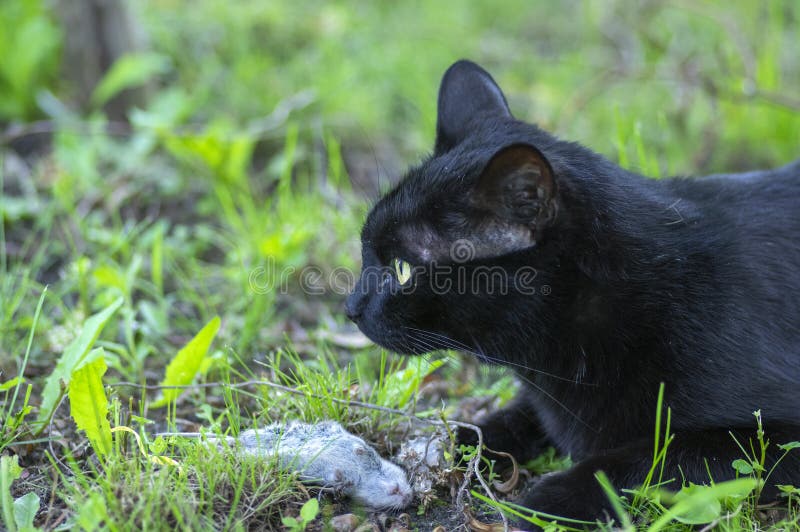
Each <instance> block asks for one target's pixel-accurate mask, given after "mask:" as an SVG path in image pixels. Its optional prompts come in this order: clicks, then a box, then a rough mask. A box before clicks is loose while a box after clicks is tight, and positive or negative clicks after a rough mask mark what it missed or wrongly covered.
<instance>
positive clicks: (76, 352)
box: [36, 298, 122, 432]
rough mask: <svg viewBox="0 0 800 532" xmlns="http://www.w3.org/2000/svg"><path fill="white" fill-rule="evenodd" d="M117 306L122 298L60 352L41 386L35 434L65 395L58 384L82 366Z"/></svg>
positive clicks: (98, 314)
mask: <svg viewBox="0 0 800 532" xmlns="http://www.w3.org/2000/svg"><path fill="white" fill-rule="evenodd" d="M121 305H122V298H120V299H117V300H116V301H115V302H114V303H112V304H111V305H109V306H108V307H106V308H104V309H103V310H101V311H100V312H98V313H97V314H95V315H93V316H92V317H90V318H89V319H87V320H86V321H85V322H84V324H83V328H81V332H80V334H79V335H78V336H77V338H75V339H74V340H73V341H72V342H70V344H69V345H68V346H67V348H66V349H64V353H63V354H62V355H61V358H59V359H58V362H57V363H56V367H55V369H54V370H53V372H52V373H51V374H50V376H49V377H47V381H46V382H45V385H44V391H43V392H42V405H41V406H40V407H39V417H38V418H37V419H36V423H38V424H39V425H40V426H39V430H38V432H41V431H42V430H43V429H44V427H45V425H46V424H47V423H48V422H49V421H50V416H52V415H53V409H55V407H56V405H57V404H58V402H59V400H61V396H62V395H63V393H64V391H65V390H64V389H62V382H63V385H64V386H69V380H70V375H72V372H73V371H75V370H76V369H78V368H80V367H81V366H82V365H83V364H84V363H85V362H86V359H87V356H88V355H89V351H90V349H91V348H92V346H93V345H94V343H95V342H96V341H97V338H98V337H99V336H100V333H101V332H102V331H103V327H105V326H106V323H108V320H109V319H111V316H112V315H113V314H114V313H115V312H116V311H117V309H118V308H119V307H120V306H121Z"/></svg>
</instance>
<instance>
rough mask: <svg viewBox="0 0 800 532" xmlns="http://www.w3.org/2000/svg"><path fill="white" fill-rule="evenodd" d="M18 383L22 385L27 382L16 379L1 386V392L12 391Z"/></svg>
mask: <svg viewBox="0 0 800 532" xmlns="http://www.w3.org/2000/svg"><path fill="white" fill-rule="evenodd" d="M18 382H19V383H22V382H25V381H24V380H23V379H22V378H20V377H14V378H13V379H11V380H7V381H6V382H4V383H3V384H0V392H5V391H6V390H10V389H11V388H13V387H14V386H16V385H17V383H18Z"/></svg>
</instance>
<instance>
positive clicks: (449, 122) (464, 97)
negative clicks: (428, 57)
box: [434, 60, 511, 154]
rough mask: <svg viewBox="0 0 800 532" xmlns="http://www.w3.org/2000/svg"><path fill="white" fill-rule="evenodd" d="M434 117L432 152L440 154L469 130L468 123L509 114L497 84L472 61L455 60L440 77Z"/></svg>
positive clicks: (457, 141) (508, 115) (462, 138)
mask: <svg viewBox="0 0 800 532" xmlns="http://www.w3.org/2000/svg"><path fill="white" fill-rule="evenodd" d="M438 107H439V109H438V115H437V119H436V147H435V150H434V151H435V153H437V154H441V153H444V152H446V151H448V150H450V149H451V148H452V147H453V146H455V145H457V144H458V143H460V142H461V141H462V140H464V138H465V137H466V136H467V135H468V134H469V130H470V123H471V122H472V121H473V120H476V119H480V118H483V119H486V118H488V117H508V118H510V117H511V111H510V110H509V108H508V104H507V103H506V98H505V96H503V92H502V91H501V90H500V87H498V86H497V83H495V81H494V79H492V76H490V75H489V73H488V72H486V71H485V70H484V69H482V68H481V67H479V66H478V65H476V64H475V63H473V62H471V61H466V60H461V61H458V62H456V63H454V64H453V65H452V66H451V67H450V68H448V69H447V72H445V73H444V76H443V77H442V83H441V85H440V86H439V104H438Z"/></svg>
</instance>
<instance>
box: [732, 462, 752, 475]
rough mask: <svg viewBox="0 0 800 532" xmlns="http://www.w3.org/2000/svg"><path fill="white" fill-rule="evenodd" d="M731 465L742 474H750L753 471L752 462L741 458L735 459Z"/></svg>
mask: <svg viewBox="0 0 800 532" xmlns="http://www.w3.org/2000/svg"><path fill="white" fill-rule="evenodd" d="M731 466H733V468H734V469H735V470H736V471H738V472H739V473H740V474H742V475H750V474H751V473H752V472H753V466H752V465H751V464H750V462H748V461H747V460H742V459H741V458H739V459H737V460H734V461H733V463H732V464H731Z"/></svg>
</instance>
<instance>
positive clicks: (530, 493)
mask: <svg viewBox="0 0 800 532" xmlns="http://www.w3.org/2000/svg"><path fill="white" fill-rule="evenodd" d="M765 430H766V437H767V438H768V439H769V440H770V442H771V443H770V446H769V449H768V451H767V460H766V464H765V466H766V469H767V471H769V470H770V468H771V467H772V465H773V464H774V463H775V461H776V460H777V458H778V457H779V456H780V455H781V454H782V453H783V451H781V450H780V449H778V444H783V443H788V442H790V441H800V427H794V426H783V427H777V426H773V427H770V426H766V427H765ZM734 434H735V435H736V437H737V439H738V441H739V442H740V443H741V444H742V445H743V447H744V448H745V449H748V450H749V449H750V444H749V440H751V439H752V441H753V445H754V448H755V449H758V443H757V441H756V439H755V438H756V435H755V430H737V431H734ZM737 458H745V456H744V455H743V453H742V451H741V449H739V447H738V446H737V445H736V443H735V442H734V440H733V438H732V437H731V435H730V434H729V432H728V431H727V430H721V429H720V430H708V431H698V432H687V433H676V434H675V438H674V440H673V441H672V442H671V443H670V446H669V448H668V450H667V458H666V463H665V468H664V476H663V480H668V479H674V480H673V481H672V482H671V483H669V484H667V485H666V486H665V488H666V489H671V490H678V489H680V487H681V485H682V479H685V480H687V481H690V482H693V483H695V484H708V483H709V472H710V474H711V477H712V478H713V480H714V481H716V482H719V481H724V480H729V479H731V478H734V476H735V471H734V469H733V467H732V466H731V463H732V462H733V461H734V460H736V459H737ZM652 462H653V441H652V439H649V440H648V439H643V440H639V441H636V442H632V443H630V444H626V445H624V446H622V447H619V448H617V449H613V450H610V451H607V452H603V453H599V454H596V455H594V456H590V457H588V458H586V459H585V460H582V461H580V462H578V463H577V464H576V465H575V466H574V467H572V468H570V469H568V470H566V471H562V472H559V473H554V474H550V475H547V476H545V477H542V478H541V479H540V480H539V481H538V482H537V483H535V484H534V485H533V486H532V487H531V488H530V489H529V490H527V492H526V493H524V494H522V496H521V497H520V498H519V500H518V501H517V502H518V503H519V504H522V505H523V506H525V507H527V508H530V509H533V510H538V511H541V512H545V513H548V514H553V515H558V516H561V517H570V518H575V519H585V520H589V521H594V520H595V519H605V518H606V517H607V516H611V517H614V518H616V516H615V515H614V514H613V511H612V510H611V507H610V504H609V502H608V498H607V497H606V495H605V494H604V493H603V491H602V489H601V488H600V485H599V484H598V482H597V479H596V478H595V476H594V475H595V473H596V472H597V471H603V472H604V473H605V474H606V475H607V476H608V478H609V479H610V481H611V483H612V485H613V486H614V487H615V488H616V489H617V490H620V489H623V488H636V487H638V486H640V485H641V484H642V483H643V482H644V480H645V477H646V475H647V472H648V471H649V469H650V467H651V465H652ZM654 482H657V479H656V480H654ZM776 484H791V485H794V486H800V449H798V450H794V451H790V452H789V454H788V455H787V456H786V458H785V459H784V460H783V461H782V462H781V464H780V465H779V466H778V467H777V468H776V469H775V471H774V473H773V474H772V476H771V477H770V478H769V480H768V481H767V485H765V486H764V490H763V492H762V501H769V500H771V499H776V498H777V497H778V490H777V488H775V485H776Z"/></svg>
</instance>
